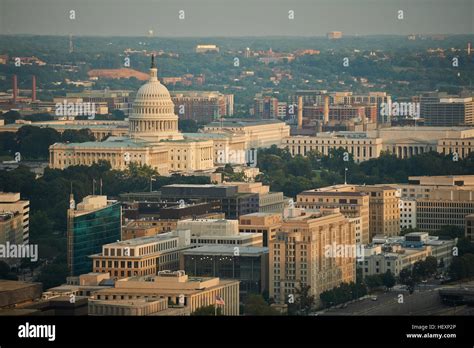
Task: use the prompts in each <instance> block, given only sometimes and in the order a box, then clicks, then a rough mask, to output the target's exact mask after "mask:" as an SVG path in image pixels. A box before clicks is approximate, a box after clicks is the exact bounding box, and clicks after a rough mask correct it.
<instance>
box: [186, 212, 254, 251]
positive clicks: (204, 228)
mask: <svg viewBox="0 0 474 348" xmlns="http://www.w3.org/2000/svg"><path fill="white" fill-rule="evenodd" d="M177 229H178V231H181V230H189V231H190V233H191V244H192V245H193V246H199V245H209V244H215V245H219V244H223V245H230V246H233V247H242V246H262V245H263V235H262V234H261V233H247V232H242V233H241V232H239V221H238V220H216V219H196V220H180V221H178V226H177Z"/></svg>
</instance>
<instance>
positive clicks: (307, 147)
mask: <svg viewBox="0 0 474 348" xmlns="http://www.w3.org/2000/svg"><path fill="white" fill-rule="evenodd" d="M280 146H281V147H282V148H288V150H289V151H290V153H291V154H292V155H293V156H295V155H302V156H306V155H307V154H308V153H309V152H315V153H319V154H322V155H325V156H327V155H328V154H329V152H330V151H331V150H337V149H339V148H342V149H345V150H346V151H347V153H349V154H350V155H352V157H353V159H354V162H356V163H360V162H363V161H368V160H369V159H372V158H378V157H379V156H380V152H381V151H382V150H383V144H382V139H380V138H369V137H367V136H366V135H365V133H353V132H343V133H340V134H334V133H318V134H317V135H316V136H299V135H297V136H289V137H285V138H283V141H282V144H281V145H280Z"/></svg>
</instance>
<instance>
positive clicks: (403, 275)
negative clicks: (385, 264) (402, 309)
mask: <svg viewBox="0 0 474 348" xmlns="http://www.w3.org/2000/svg"><path fill="white" fill-rule="evenodd" d="M398 279H399V282H400V284H404V285H406V286H407V287H408V290H409V291H410V294H412V293H413V291H415V285H416V282H415V279H414V278H413V275H412V271H411V269H409V268H404V269H402V270H401V271H400V274H399V275H398Z"/></svg>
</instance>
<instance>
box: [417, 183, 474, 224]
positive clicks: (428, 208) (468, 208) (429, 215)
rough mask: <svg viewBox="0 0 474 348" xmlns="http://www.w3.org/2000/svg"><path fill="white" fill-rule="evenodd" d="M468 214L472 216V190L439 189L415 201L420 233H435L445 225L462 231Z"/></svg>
mask: <svg viewBox="0 0 474 348" xmlns="http://www.w3.org/2000/svg"><path fill="white" fill-rule="evenodd" d="M470 214H474V189H472V188H468V187H456V186H454V187H439V188H437V189H434V190H432V191H431V192H429V194H428V197H427V198H418V199H417V200H416V215H417V225H418V228H420V229H421V230H422V231H427V232H435V231H438V230H439V229H441V227H443V226H446V225H450V226H457V227H459V228H462V229H464V228H465V218H466V216H467V215H470Z"/></svg>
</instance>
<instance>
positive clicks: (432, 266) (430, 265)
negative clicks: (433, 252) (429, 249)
mask: <svg viewBox="0 0 474 348" xmlns="http://www.w3.org/2000/svg"><path fill="white" fill-rule="evenodd" d="M424 263H425V272H426V276H428V277H432V276H433V275H434V274H435V273H436V271H437V270H438V260H437V259H436V257H434V256H428V257H427V258H426V259H425V261H424Z"/></svg>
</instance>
